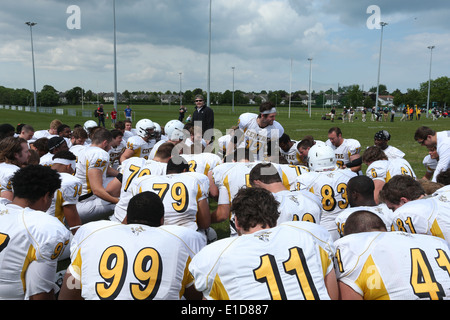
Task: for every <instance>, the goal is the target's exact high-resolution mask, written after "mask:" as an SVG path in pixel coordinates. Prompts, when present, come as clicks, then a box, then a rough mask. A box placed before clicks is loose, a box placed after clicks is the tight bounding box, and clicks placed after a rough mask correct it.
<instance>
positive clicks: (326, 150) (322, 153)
mask: <svg viewBox="0 0 450 320" xmlns="http://www.w3.org/2000/svg"><path fill="white" fill-rule="evenodd" d="M308 166H309V169H310V170H312V171H331V170H334V169H336V155H335V154H334V150H333V149H332V148H331V147H330V146H327V145H325V144H315V145H313V146H312V147H311V148H310V149H309V151H308Z"/></svg>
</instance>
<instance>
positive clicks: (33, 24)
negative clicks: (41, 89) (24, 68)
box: [25, 22, 37, 112]
mask: <svg viewBox="0 0 450 320" xmlns="http://www.w3.org/2000/svg"><path fill="white" fill-rule="evenodd" d="M25 24H26V25H28V26H29V27H30V34H31V60H32V64H33V85H34V94H33V96H34V112H37V99H36V72H35V69H34V47H33V27H34V26H35V25H36V24H37V23H36V22H25Z"/></svg>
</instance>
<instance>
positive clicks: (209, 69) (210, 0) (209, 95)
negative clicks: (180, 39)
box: [207, 0, 212, 107]
mask: <svg viewBox="0 0 450 320" xmlns="http://www.w3.org/2000/svg"><path fill="white" fill-rule="evenodd" d="M211 7H212V0H209V41H208V81H207V87H208V88H207V106H208V107H209V106H210V105H211V98H210V97H211Z"/></svg>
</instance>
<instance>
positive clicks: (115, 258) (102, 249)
mask: <svg viewBox="0 0 450 320" xmlns="http://www.w3.org/2000/svg"><path fill="white" fill-rule="evenodd" d="M204 245H205V241H204V239H203V238H202V237H201V235H200V234H199V233H198V232H195V231H192V230H190V229H188V228H183V227H179V226H162V227H159V228H153V227H149V226H146V225H142V224H131V225H125V224H120V223H117V222H112V221H97V222H91V223H88V224H85V225H83V226H82V227H81V228H80V229H79V230H78V231H77V233H76V234H75V236H74V238H73V240H72V244H71V247H70V248H71V265H70V266H69V271H70V273H71V274H72V276H73V277H74V278H75V279H77V280H79V281H81V295H82V297H83V298H84V299H86V300H113V299H117V300H180V298H181V297H182V296H183V294H184V291H185V288H187V287H189V286H191V285H192V283H193V279H192V276H191V275H190V274H189V272H187V270H188V265H189V263H190V261H191V260H192V257H193V256H194V255H195V254H196V253H197V252H198V251H199V250H200V249H201V248H202V247H203V246H204Z"/></svg>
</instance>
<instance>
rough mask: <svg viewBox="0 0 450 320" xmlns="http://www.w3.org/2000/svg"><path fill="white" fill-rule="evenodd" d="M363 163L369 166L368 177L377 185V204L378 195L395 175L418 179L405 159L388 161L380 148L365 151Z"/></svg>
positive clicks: (375, 191) (375, 147)
mask: <svg viewBox="0 0 450 320" xmlns="http://www.w3.org/2000/svg"><path fill="white" fill-rule="evenodd" d="M362 161H363V162H364V163H365V164H366V165H367V170H366V175H367V176H368V177H370V178H372V179H373V181H374V183H375V190H374V194H375V202H377V203H379V200H378V194H379V193H380V190H381V188H383V185H384V184H385V183H386V182H388V181H389V180H390V179H391V178H392V177H393V176H395V175H399V174H402V175H409V176H411V177H413V178H414V179H415V178H416V174H415V173H414V170H413V169H412V166H411V165H410V164H409V162H408V161H407V160H406V159H404V158H392V159H390V160H388V157H387V156H386V154H385V153H384V152H383V150H381V148H380V147H377V146H372V147H369V148H367V149H366V150H365V151H364V154H363V156H362Z"/></svg>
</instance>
